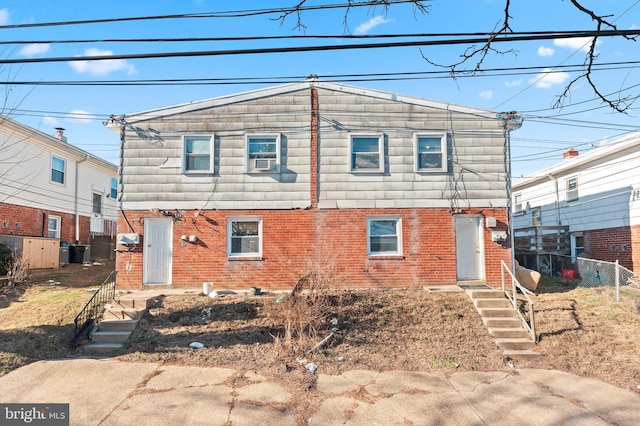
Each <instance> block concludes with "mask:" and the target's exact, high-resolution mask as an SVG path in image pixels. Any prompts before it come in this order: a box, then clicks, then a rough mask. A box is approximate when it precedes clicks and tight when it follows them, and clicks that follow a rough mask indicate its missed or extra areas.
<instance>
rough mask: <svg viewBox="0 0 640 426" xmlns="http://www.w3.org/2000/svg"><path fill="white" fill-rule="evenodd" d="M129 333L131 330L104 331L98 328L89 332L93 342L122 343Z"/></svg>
mask: <svg viewBox="0 0 640 426" xmlns="http://www.w3.org/2000/svg"><path fill="white" fill-rule="evenodd" d="M130 335H131V331H104V330H100V329H98V330H97V331H95V332H93V333H92V334H91V341H92V342H95V343H106V342H109V343H124V342H126V341H127V339H128V338H129V336H130Z"/></svg>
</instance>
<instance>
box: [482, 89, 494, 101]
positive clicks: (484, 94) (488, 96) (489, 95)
mask: <svg viewBox="0 0 640 426" xmlns="http://www.w3.org/2000/svg"><path fill="white" fill-rule="evenodd" d="M480 97H481V98H482V99H491V98H493V90H483V91H482V92H480Z"/></svg>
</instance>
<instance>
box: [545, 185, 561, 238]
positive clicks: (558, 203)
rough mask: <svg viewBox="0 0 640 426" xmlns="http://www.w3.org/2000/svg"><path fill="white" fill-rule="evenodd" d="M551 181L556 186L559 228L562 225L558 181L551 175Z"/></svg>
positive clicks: (557, 222)
mask: <svg viewBox="0 0 640 426" xmlns="http://www.w3.org/2000/svg"><path fill="white" fill-rule="evenodd" d="M548 177H549V179H551V180H552V181H553V184H554V185H555V191H556V224H557V226H562V223H560V193H559V192H558V179H557V178H556V177H555V176H553V175H552V174H549V176H548Z"/></svg>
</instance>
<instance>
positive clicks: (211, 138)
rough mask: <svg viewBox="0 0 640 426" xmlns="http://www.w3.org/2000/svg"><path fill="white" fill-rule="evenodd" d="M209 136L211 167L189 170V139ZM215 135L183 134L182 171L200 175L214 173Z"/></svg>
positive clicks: (187, 173)
mask: <svg viewBox="0 0 640 426" xmlns="http://www.w3.org/2000/svg"><path fill="white" fill-rule="evenodd" d="M206 137H209V169H207V170H187V139H196V138H197V139H204V138H206ZM214 151H215V135H213V134H209V133H207V134H186V135H182V146H181V153H182V173H184V174H186V175H198V174H200V175H201V174H203V173H213V168H214Z"/></svg>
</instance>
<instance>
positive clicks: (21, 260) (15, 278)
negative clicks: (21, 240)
mask: <svg viewBox="0 0 640 426" xmlns="http://www.w3.org/2000/svg"><path fill="white" fill-rule="evenodd" d="M11 252H12V253H11V254H12V256H11V258H10V259H8V260H5V261H4V262H3V263H2V268H3V269H4V270H6V271H7V276H8V277H9V283H10V284H13V285H16V284H23V283H25V282H27V281H28V280H29V278H30V277H31V274H30V272H29V261H28V259H27V258H25V257H24V256H18V254H17V252H16V250H15V249H12V250H11Z"/></svg>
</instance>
